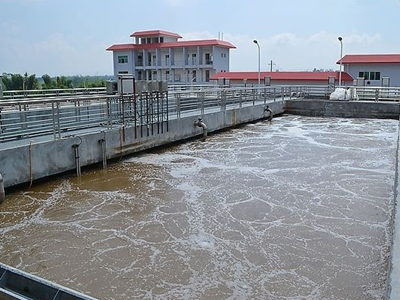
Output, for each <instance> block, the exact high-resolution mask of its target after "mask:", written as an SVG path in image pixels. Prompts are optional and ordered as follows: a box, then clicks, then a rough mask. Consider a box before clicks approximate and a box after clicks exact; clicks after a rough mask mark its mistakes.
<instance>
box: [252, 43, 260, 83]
mask: <svg viewBox="0 0 400 300" xmlns="http://www.w3.org/2000/svg"><path fill="white" fill-rule="evenodd" d="M253 43H254V44H256V45H257V47H258V91H260V81H261V74H260V68H261V61H260V44H259V43H258V41H257V40H254V41H253Z"/></svg>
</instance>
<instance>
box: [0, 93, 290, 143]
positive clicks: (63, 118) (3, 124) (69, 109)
mask: <svg viewBox="0 0 400 300" xmlns="http://www.w3.org/2000/svg"><path fill="white" fill-rule="evenodd" d="M291 91H292V90H291V89H286V88H275V87H263V88H260V89H258V88H230V89H226V88H210V89H204V90H197V91H173V92H167V91H165V92H149V93H140V94H138V95H124V96H120V95H100V96H99V95H97V96H75V97H58V98H32V99H30V98H25V99H18V100H12V101H11V100H8V101H1V102H0V147H1V142H2V141H11V140H19V139H24V138H32V137H37V136H44V135H51V136H53V139H55V140H56V139H60V138H62V137H65V136H68V135H71V134H73V133H74V132H75V131H77V130H89V129H90V130H103V129H111V128H114V127H116V126H118V127H121V126H135V127H137V128H138V131H135V132H137V136H135V138H136V137H138V135H140V136H141V137H143V136H146V135H147V136H149V135H153V134H160V133H163V132H164V131H168V121H169V120H170V119H171V118H181V117H183V116H185V115H190V114H194V115H204V114H206V113H208V112H215V111H224V110H227V109H233V108H240V107H244V106H250V105H255V104H262V103H267V102H271V101H282V100H285V99H289V98H290V97H292V94H291Z"/></svg>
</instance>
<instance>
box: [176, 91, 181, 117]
mask: <svg viewBox="0 0 400 300" xmlns="http://www.w3.org/2000/svg"><path fill="white" fill-rule="evenodd" d="M176 117H177V119H180V118H181V94H180V93H178V94H176Z"/></svg>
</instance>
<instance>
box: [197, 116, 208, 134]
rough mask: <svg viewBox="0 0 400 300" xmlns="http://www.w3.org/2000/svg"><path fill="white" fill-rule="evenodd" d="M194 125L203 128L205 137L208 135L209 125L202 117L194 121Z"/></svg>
mask: <svg viewBox="0 0 400 300" xmlns="http://www.w3.org/2000/svg"><path fill="white" fill-rule="evenodd" d="M194 125H195V126H197V127H201V128H203V137H204V138H205V137H207V134H208V131H207V125H206V124H205V123H204V122H203V120H202V119H201V118H198V119H197V120H196V121H194Z"/></svg>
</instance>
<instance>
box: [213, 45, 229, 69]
mask: <svg viewBox="0 0 400 300" xmlns="http://www.w3.org/2000/svg"><path fill="white" fill-rule="evenodd" d="M221 54H222V55H221ZM213 65H214V69H215V70H216V72H217V73H218V72H224V71H226V72H229V49H227V48H222V47H216V46H214V47H213Z"/></svg>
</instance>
